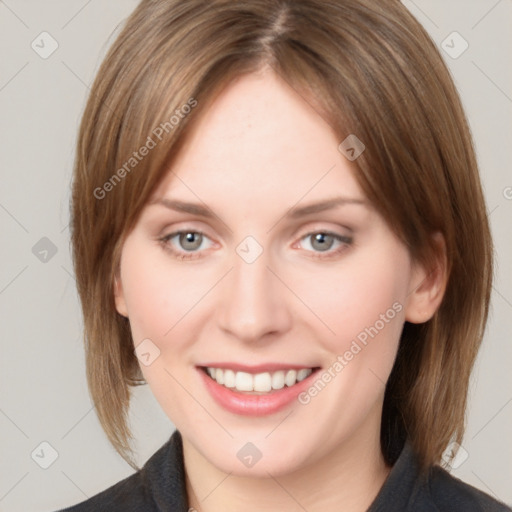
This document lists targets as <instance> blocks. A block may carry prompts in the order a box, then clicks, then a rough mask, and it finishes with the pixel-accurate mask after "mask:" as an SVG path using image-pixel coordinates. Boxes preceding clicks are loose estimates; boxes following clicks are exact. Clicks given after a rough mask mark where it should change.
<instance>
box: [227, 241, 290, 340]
mask: <svg viewBox="0 0 512 512" xmlns="http://www.w3.org/2000/svg"><path fill="white" fill-rule="evenodd" d="M269 260H270V258H269V257H268V255H267V253H266V252H265V251H263V253H262V254H261V255H260V256H259V257H258V258H257V259H256V260H255V261H253V262H252V263H248V262H246V261H245V260H244V259H243V258H241V257H239V255H238V254H235V256H234V268H233V270H232V271H231V272H230V273H229V276H227V279H226V282H225V283H224V286H223V296H222V297H221V300H220V303H219V306H218V310H217V319H218V325H219V327H220V329H221V330H223V331H224V333H225V334H228V335H230V336H232V337H235V338H236V339H238V340H239V341H243V342H246V343H252V342H258V341H261V340H263V339H264V338H265V339H268V340H270V339H272V340H275V337H276V336H278V335H282V334H283V333H284V332H286V331H287V330H289V329H290V328H291V321H292V315H291V311H290V308H289V301H290V296H289V295H290V292H289V291H288V290H287V289H286V287H285V286H284V285H283V283H282V282H281V281H280V280H279V279H278V278H277V277H276V270H275V268H272V266H271V263H272V262H271V261H269ZM269 267H270V268H271V270H270V269H269ZM287 292H288V294H287Z"/></svg>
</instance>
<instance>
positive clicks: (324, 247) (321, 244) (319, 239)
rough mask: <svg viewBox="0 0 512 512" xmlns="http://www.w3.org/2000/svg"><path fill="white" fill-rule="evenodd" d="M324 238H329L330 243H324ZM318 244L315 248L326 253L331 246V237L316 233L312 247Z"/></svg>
mask: <svg viewBox="0 0 512 512" xmlns="http://www.w3.org/2000/svg"><path fill="white" fill-rule="evenodd" d="M326 238H331V240H330V242H331V243H329V242H326ZM316 243H318V244H319V245H318V246H317V247H315V248H316V249H320V250H321V251H326V250H328V249H330V247H331V245H332V235H327V234H325V233H318V234H316V235H315V238H314V242H313V246H315V244H316Z"/></svg>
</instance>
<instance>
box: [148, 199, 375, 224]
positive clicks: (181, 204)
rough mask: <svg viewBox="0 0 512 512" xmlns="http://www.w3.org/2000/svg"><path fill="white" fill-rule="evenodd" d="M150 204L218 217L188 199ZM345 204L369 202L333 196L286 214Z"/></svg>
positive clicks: (206, 208) (296, 213)
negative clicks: (187, 200)
mask: <svg viewBox="0 0 512 512" xmlns="http://www.w3.org/2000/svg"><path fill="white" fill-rule="evenodd" d="M149 204H151V205H152V204H159V205H162V206H165V207H166V208H169V209H170V210H175V211H177V212H183V213H190V214H192V215H198V216H201V217H205V218H213V217H216V215H215V214H214V213H213V212H212V211H211V210H210V209H209V208H208V207H207V206H203V205H201V204H199V203H189V202H186V201H179V200H177V199H168V198H160V199H154V200H153V201H150V203H149ZM345 204H360V205H363V206H364V205H366V204H367V202H366V201H365V200H363V199H356V198H350V197H333V198H331V199H324V200H322V201H318V202H316V203H310V204H307V205H305V206H300V207H296V206H295V207H292V208H290V209H289V210H288V212H287V213H286V214H285V215H284V216H285V217H290V218H292V219H297V218H300V217H305V216H307V215H311V214H313V213H319V212H323V211H326V210H331V209H333V208H336V207H337V206H342V205H345Z"/></svg>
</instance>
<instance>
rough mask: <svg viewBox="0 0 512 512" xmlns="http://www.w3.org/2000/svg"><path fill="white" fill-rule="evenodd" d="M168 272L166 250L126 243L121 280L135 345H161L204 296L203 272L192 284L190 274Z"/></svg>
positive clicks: (141, 244)
mask: <svg viewBox="0 0 512 512" xmlns="http://www.w3.org/2000/svg"><path fill="white" fill-rule="evenodd" d="M169 268H170V266H169V261H168V259H167V257H166V254H165V250H164V249H160V248H157V250H155V248H154V247H148V246H147V242H146V245H144V244H143V243H141V242H140V241H137V239H136V238H134V239H133V240H127V242H126V244H125V248H124V251H123V257H122V260H121V279H122V282H123V291H124V295H125V301H126V306H127V309H128V314H129V319H130V326H131V329H132V335H133V338H134V343H135V344H136V345H137V343H138V342H140V340H142V339H145V338H150V339H151V340H152V341H154V343H155V344H157V345H161V344H162V343H163V342H164V341H165V340H166V339H167V338H169V337H170V336H171V335H172V332H171V331H173V330H174V328H175V326H177V325H178V324H179V322H181V320H182V319H184V318H185V316H186V315H187V314H188V312H190V311H191V310H192V309H193V308H194V305H195V304H196V303H197V301H198V298H200V297H201V296H202V295H204V293H205V289H204V287H205V286H204V285H202V283H203V279H202V277H201V275H200V272H198V273H195V274H194V279H193V280H191V279H190V277H191V276H190V273H185V272H180V271H172V272H170V270H169ZM206 282H208V281H206Z"/></svg>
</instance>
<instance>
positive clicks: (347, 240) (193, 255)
mask: <svg viewBox="0 0 512 512" xmlns="http://www.w3.org/2000/svg"><path fill="white" fill-rule="evenodd" d="M188 233H193V234H196V235H202V236H203V237H206V238H209V237H208V235H206V234H205V233H203V232H202V231H199V230H193V229H183V230H180V231H174V232H173V233H170V234H168V235H165V236H164V237H162V238H160V239H159V242H160V243H161V244H162V246H163V248H164V249H165V250H167V251H169V252H170V253H171V254H172V255H173V256H174V257H175V258H177V259H178V260H180V261H183V260H193V259H197V258H201V253H200V252H188V253H187V252H181V251H178V250H176V249H174V247H173V246H172V245H171V244H170V243H169V241H170V240H171V239H173V238H174V237H175V236H178V235H182V234H188ZM318 234H322V235H327V236H332V237H333V238H334V240H335V241H338V242H340V244H341V245H340V247H338V248H337V249H335V250H332V251H331V250H328V251H326V252H321V251H313V252H312V251H308V252H311V256H310V257H311V258H314V259H322V260H326V259H330V258H334V257H335V256H337V255H338V254H340V253H341V252H343V251H344V250H346V249H347V248H348V247H350V246H351V245H352V243H353V238H352V237H350V236H344V235H340V234H338V233H333V232H332V231H311V232H310V233H307V234H306V235H304V236H302V237H301V238H300V241H302V240H304V239H306V238H308V237H311V236H313V235H318Z"/></svg>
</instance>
